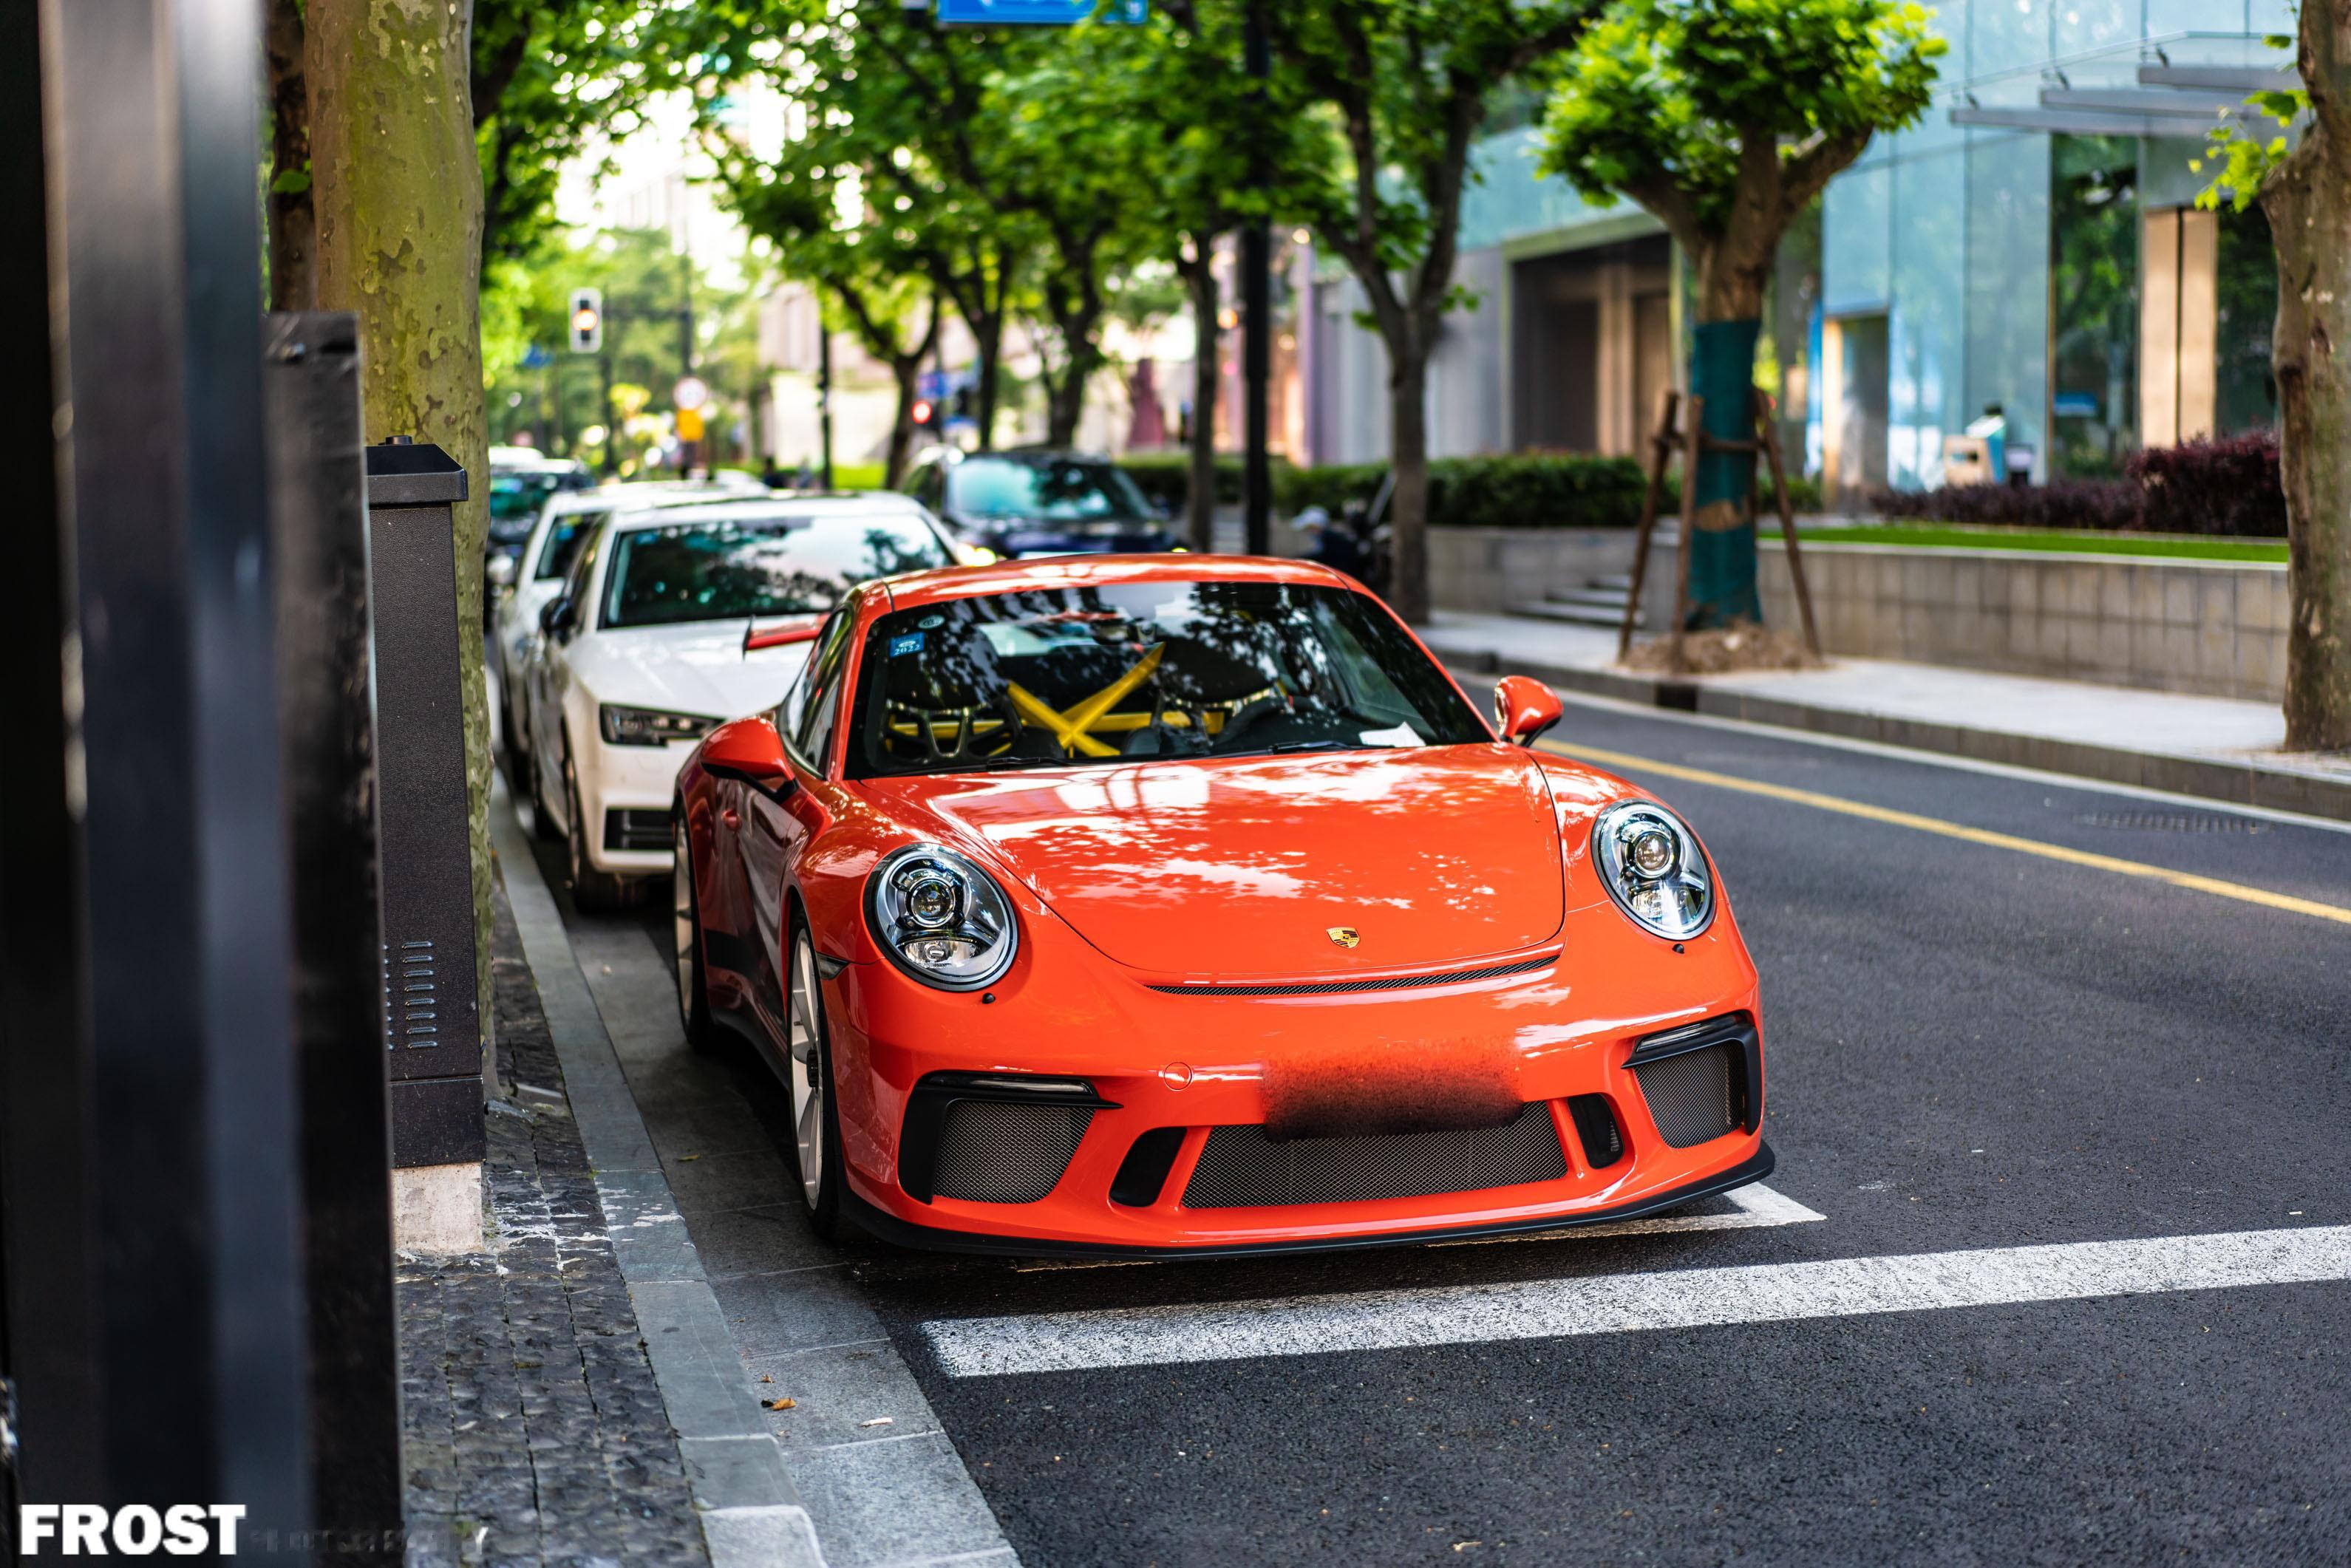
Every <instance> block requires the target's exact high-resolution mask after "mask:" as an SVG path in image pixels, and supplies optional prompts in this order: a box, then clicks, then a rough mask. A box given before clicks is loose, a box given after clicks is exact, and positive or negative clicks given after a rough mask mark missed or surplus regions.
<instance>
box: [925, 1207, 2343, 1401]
mask: <svg viewBox="0 0 2351 1568" xmlns="http://www.w3.org/2000/svg"><path fill="white" fill-rule="evenodd" d="M2346 1279H2351V1226H2314V1227H2310V1228H2295V1229H2286V1230H2242V1231H2230V1232H2223V1233H2220V1234H2218V1235H2209V1236H2175V1237H2158V1238H2154V1239H2147V1240H2138V1241H2076V1242H2069V1243H2063V1244H2059V1245H2054V1246H2043V1247H2003V1248H1991V1249H1984V1250H1981V1251H1968V1252H1926V1253H1917V1254H1913V1255H1910V1256H1907V1257H1895V1258H1840V1259H1834V1260H1823V1261H1819V1262H1811V1263H1761V1264H1752V1265H1748V1266H1745V1267H1741V1268H1736V1269H1687V1270H1675V1271H1672V1272H1666V1273H1654V1274H1618V1275H1610V1276H1603V1277H1599V1278H1594V1279H1583V1280H1532V1281H1523V1282H1511V1283H1500V1284H1486V1285H1448V1286H1437V1287H1427V1288H1423V1289H1417V1290H1404V1291H1364V1292H1362V1293H1359V1294H1353V1295H1343V1296H1292V1297H1284V1298H1280V1299H1278V1300H1273V1301H1223V1302H1216V1303H1212V1304H1207V1305H1201V1306H1166V1307H1130V1308H1122V1309H1116V1310H1112V1311H1105V1312H1047V1313H1040V1314H1037V1315H1034V1316H1021V1317H998V1318H956V1319H949V1320H945V1321H942V1322H930V1323H925V1324H924V1325H923V1333H924V1335H925V1338H927V1339H928V1340H929V1341H930V1343H931V1348H932V1350H933V1351H934V1352H935V1354H936V1355H937V1356H938V1360H939V1365H940V1367H941V1369H942V1370H944V1371H945V1372H946V1374H947V1375H949V1376H950V1377H987V1376H1001V1375H1006V1374H1009V1373H1024V1372H1082V1371H1088V1370H1092V1369H1098V1368H1103V1367H1119V1366H1151V1365H1164V1364H1175V1363H1179V1362H1203V1361H1233V1360H1238V1359H1240V1358H1242V1357H1247V1356H1267V1355H1308V1354H1320V1353H1324V1352H1330V1351H1350V1350H1404V1349H1410V1348H1413V1347H1416V1346H1423V1345H1437V1344H1472V1343H1482V1342H1490V1341H1499V1340H1520V1339H1557V1338H1563V1337H1566V1336H1569V1335H1574V1334H1590V1333H1626V1332H1629V1331H1632V1330H1635V1329H1664V1328H1701V1327H1708V1326H1711V1325H1714V1324H1719V1323H1754V1322H1787V1321H1792V1320H1799V1319H1804V1318H1826V1317H1846V1316H1852V1315H1855V1314H1858V1313H1867V1312H1923V1311H1928V1310H1932V1309H1938V1308H1945V1307H1990V1306H2008V1305H2015V1304H2020V1303H2024V1302H2032V1301H2078V1300H2082V1299H2084V1298H2086V1297H2092V1296H2130V1295H2143V1294H2149V1293H2153V1292H2157V1291H2212V1290H2221V1289H2228V1288H2233V1287H2238V1286H2245V1285H2278V1284H2294V1283H2304V1282H2309V1281H2333V1280H2346Z"/></svg>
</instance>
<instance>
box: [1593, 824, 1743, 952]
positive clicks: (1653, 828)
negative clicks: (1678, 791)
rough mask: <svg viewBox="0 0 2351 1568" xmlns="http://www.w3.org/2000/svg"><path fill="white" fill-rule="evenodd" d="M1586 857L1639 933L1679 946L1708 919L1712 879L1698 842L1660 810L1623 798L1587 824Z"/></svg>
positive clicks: (1711, 901) (1712, 915)
mask: <svg viewBox="0 0 2351 1568" xmlns="http://www.w3.org/2000/svg"><path fill="white" fill-rule="evenodd" d="M1592 859H1593V864H1594V865H1596V866H1597V867H1598V868H1599V871H1600V880H1601V881H1602V882H1604V883H1606V884H1607V887H1608V896H1609V897H1611V898H1613V899H1614V900H1615V901H1616V907H1617V908H1619V909H1621V910H1623V911H1624V912H1625V914H1626V915H1630V916H1631V917H1632V919H1633V923H1634V924H1635V925H1639V926H1640V927H1641V928H1642V929H1643V930H1646V931H1648V932H1651V933H1654V934H1655V935H1656V936H1663V937H1665V938H1667V940H1669V941H1674V942H1679V941H1682V940H1684V939H1686V938H1687V937H1691V936H1697V935H1698V933H1699V932H1701V931H1704V930H1705V929H1706V928H1707V926H1708V924H1710V923H1711V922H1712V921H1713V919H1714V879H1713V877H1712V876H1711V875H1709V874H1708V871H1707V864H1706V856H1705V854H1704V853H1702V852H1700V851H1699V849H1698V839H1697V837H1696V836H1695V835H1694V834H1692V833H1691V832H1690V831H1689V829H1688V827H1687V826H1686V825H1685V824H1684V823H1683V821H1682V820H1681V819H1680V818H1679V817H1677V816H1675V815H1674V814H1673V813H1672V812H1671V811H1668V810H1666V809H1665V808H1664V807H1663V806H1653V805H1651V804H1650V803H1649V802H1647V801H1646V800H1627V801H1625V802H1624V803H1622V804H1620V805H1615V806H1611V807H1609V808H1608V810H1604V811H1603V812H1601V813H1600V817H1599V820H1598V821H1595V822H1593V824H1592Z"/></svg>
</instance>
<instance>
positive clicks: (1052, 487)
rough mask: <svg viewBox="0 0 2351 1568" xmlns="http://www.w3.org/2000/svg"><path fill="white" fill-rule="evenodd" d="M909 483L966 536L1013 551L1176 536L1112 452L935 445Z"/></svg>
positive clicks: (1119, 545)
mask: <svg viewBox="0 0 2351 1568" xmlns="http://www.w3.org/2000/svg"><path fill="white" fill-rule="evenodd" d="M906 490H907V493H908V494H910V495H912V496H913V497H914V498H915V499H916V500H918V501H920V502H922V503H923V505H925V506H926V507H929V508H930V509H931V510H932V511H934V512H936V513H937V514H938V515H939V516H940V517H944V518H946V521H947V524H948V526H949V527H951V528H954V529H955V530H956V534H957V535H958V536H960V537H961V538H963V539H964V540H965V541H966V542H967V543H970V544H975V545H979V546H983V547H985V548H986V549H992V550H994V551H995V552H996V553H997V554H998V555H1000V556H1005V557H1008V558H1009V557H1013V556H1024V555H1109V554H1113V553H1122V552H1126V551H1134V550H1165V549H1172V548H1173V547H1174V546H1175V536H1174V535H1173V534H1171V533H1170V532H1169V531H1168V529H1167V519H1166V517H1165V516H1164V515H1163V514H1162V513H1161V512H1160V510H1159V509H1158V508H1157V507H1154V506H1153V505H1152V504H1151V502H1150V501H1149V500H1148V499H1146V498H1145V497H1144V494H1143V492H1142V490H1141V489H1139V488H1137V487H1136V486H1135V483H1134V480H1132V479H1130V478H1128V477H1127V476H1126V475H1124V474H1123V473H1122V472H1120V471H1119V469H1118V467H1117V465H1114V464H1113V463H1111V462H1109V461H1108V460H1107V459H1104V458H1101V457H1088V456H1084V455H1081V454H1078V453H1074V452H1051V451H1044V450H1040V449H1035V448H1016V449H1014V450H1011V451H1005V452H971V453H966V452H958V451H956V449H955V448H953V447H948V446H935V447H933V448H932V449H931V450H930V451H928V452H925V453H924V454H923V455H921V456H920V457H918V458H916V459H915V460H914V472H913V473H912V474H909V475H908V476H906Z"/></svg>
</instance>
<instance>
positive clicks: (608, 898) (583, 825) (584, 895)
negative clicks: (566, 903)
mask: <svg viewBox="0 0 2351 1568" xmlns="http://www.w3.org/2000/svg"><path fill="white" fill-rule="evenodd" d="M563 773H564V790H565V796H564V803H565V804H566V805H568V806H569V807H570V809H571V810H570V813H569V815H570V820H571V831H569V833H566V834H565V835H564V836H563V843H564V854H565V857H566V858H567V859H568V860H569V862H570V866H571V902H572V904H573V905H574V906H576V907H577V908H578V909H579V910H580V913H581V914H583V915H617V914H619V913H620V912H621V911H622V910H624V909H626V908H628V907H629V905H630V904H633V903H635V902H636V899H635V894H636V884H635V883H633V882H632V881H631V880H630V879H628V878H627V877H622V876H614V875H613V874H612V873H611V872H608V871H598V870H597V869H596V867H595V864H594V862H590V860H589V858H588V823H587V820H586V814H585V813H584V812H582V811H581V810H580V780H579V779H578V777H577V776H575V775H574V774H573V773H572V771H571V768H570V765H569V764H568V763H567V764H565V766H564V769H563Z"/></svg>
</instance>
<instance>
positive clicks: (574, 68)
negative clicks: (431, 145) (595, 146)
mask: <svg viewBox="0 0 2351 1568" xmlns="http://www.w3.org/2000/svg"><path fill="white" fill-rule="evenodd" d="M473 12H474V31H473V69H472V74H471V79H470V81H469V83H468V89H469V90H468V99H469V101H470V103H471V105H472V108H473V115H474V127H475V137H476V140H477V141H478V142H479V145H480V152H481V162H482V255H483V256H484V258H485V259H486V260H488V259H493V258H496V257H499V256H508V257H513V256H526V255H528V254H529V252H530V250H531V247H532V246H533V245H534V244H535V243H536V241H537V240H538V237H539V235H540V233H541V232H542V231H543V229H544V228H545V226H546V225H548V224H549V222H551V221H552V220H553V217H554V208H555V189H556V183H557V181H558V179H559V177H560V174H561V172H562V169H563V166H564V164H566V163H567V162H569V161H571V160H572V159H574V158H576V157H579V156H580V154H582V153H583V152H586V151H587V149H588V147H589V145H590V142H591V141H592V140H593V139H594V138H596V137H597V136H599V135H608V136H611V137H614V138H620V137H623V136H627V135H628V134H630V133H631V132H632V131H635V130H637V129H638V128H639V127H640V126H642V125H643V110H644V107H645V104H646V101H647V100H648V99H651V98H653V96H654V95H655V94H658V93H662V92H665V91H669V90H672V89H676V88H678V87H681V86H683V85H684V83H685V82H686V81H687V79H688V78H689V77H690V76H691V75H692V74H693V72H694V71H695V68H697V67H698V64H699V62H700V61H701V60H702V59H703V58H704V57H705V52H706V51H707V50H708V49H710V48H712V47H716V45H717V43H718V42H719V40H720V38H721V37H723V29H724V27H725V25H726V16H725V15H724V13H723V12H718V11H716V10H714V9H712V8H709V7H704V6H698V5H668V4H662V3H660V0H474V5H473Z"/></svg>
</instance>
